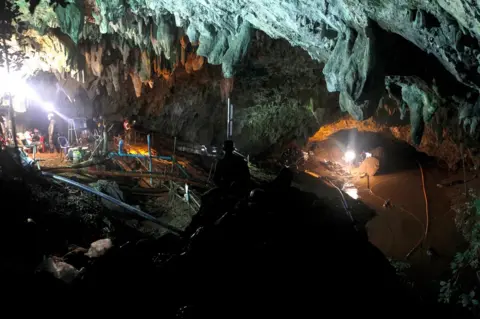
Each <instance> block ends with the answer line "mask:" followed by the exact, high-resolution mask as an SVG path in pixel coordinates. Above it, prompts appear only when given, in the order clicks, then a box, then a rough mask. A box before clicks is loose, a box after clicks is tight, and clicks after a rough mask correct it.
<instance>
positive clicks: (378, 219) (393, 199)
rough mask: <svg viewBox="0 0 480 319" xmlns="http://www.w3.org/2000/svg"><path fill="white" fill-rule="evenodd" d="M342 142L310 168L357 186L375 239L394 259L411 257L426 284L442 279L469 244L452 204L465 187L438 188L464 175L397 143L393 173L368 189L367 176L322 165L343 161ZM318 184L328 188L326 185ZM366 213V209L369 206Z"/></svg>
mask: <svg viewBox="0 0 480 319" xmlns="http://www.w3.org/2000/svg"><path fill="white" fill-rule="evenodd" d="M357 139H358V137H357ZM339 141H342V139H341V138H340V139H338V138H337V139H331V140H329V141H326V142H323V143H321V144H320V145H316V150H315V152H314V153H315V154H314V156H313V157H311V158H310V160H309V163H308V164H307V167H308V169H309V170H310V171H312V172H313V173H314V174H317V175H318V176H331V178H334V179H335V178H336V179H337V180H338V182H339V183H340V186H341V184H342V183H344V182H347V181H349V182H351V183H353V185H354V188H356V195H358V200H357V202H359V206H360V207H363V206H366V207H368V208H370V209H372V210H373V211H374V212H375V216H374V217H373V218H371V219H370V220H369V221H368V222H367V225H366V226H367V229H368V235H369V239H370V241H371V242H372V243H373V244H374V245H375V246H377V247H378V248H379V249H380V250H381V251H382V252H383V253H384V254H385V255H386V256H388V257H391V258H393V259H396V260H406V259H408V261H409V262H410V263H411V264H412V269H415V276H418V278H420V279H421V280H422V281H424V282H428V281H430V280H431V279H433V278H438V276H440V275H442V273H444V272H445V271H446V270H447V269H448V267H449V263H450V261H451V257H452V256H453V255H454V253H455V252H456V251H458V250H459V248H460V247H461V245H463V240H462V237H461V235H460V234H459V233H458V232H457V229H456V227H455V223H454V217H455V214H454V212H453V210H452V209H451V206H452V204H453V203H454V202H458V201H462V200H464V185H463V184H457V185H453V186H444V187H439V186H438V185H439V184H446V183H447V182H448V181H457V180H463V174H462V173H461V172H460V173H458V172H457V173H452V172H449V171H447V170H445V169H441V168H438V167H437V166H436V164H435V161H432V160H431V159H429V158H427V157H425V156H424V155H422V154H419V153H418V154H415V153H410V151H409V150H405V149H403V148H402V147H403V146H402V147H400V148H398V147H399V145H393V144H392V145H388V146H387V152H389V153H390V156H389V157H388V161H389V165H388V169H387V170H386V171H383V172H381V171H380V172H379V173H378V174H377V175H376V176H373V177H371V178H370V182H369V184H370V189H368V182H367V178H366V177H365V178H360V177H355V178H352V177H347V178H339V177H338V176H336V174H335V173H332V171H330V170H328V169H327V168H326V166H325V165H323V164H322V162H325V160H327V161H334V162H342V159H341V157H342V155H343V151H342V147H343V148H345V144H342V143H341V142H340V143H339ZM357 143H358V141H357ZM367 144H368V143H367ZM418 163H420V164H421V165H422V169H423V173H424V178H425V192H426V196H427V200H428V216H429V220H428V224H429V226H428V233H427V237H426V239H425V240H424V239H423V237H424V234H425V229H426V224H427V217H426V205H425V195H424V192H423V187H422V175H421V170H420V167H419V166H418ZM473 176H474V172H468V173H467V180H468V179H470V178H473ZM305 178H306V177H300V178H299V182H300V183H304V179H305ZM309 178H312V177H309ZM317 183H318V184H323V183H322V182H320V181H318V182H317ZM477 184H479V185H478V186H480V182H479V181H478V180H474V181H472V182H471V183H470V184H469V187H476V185H477ZM311 189H312V190H313V191H314V192H315V193H316V194H317V195H319V196H322V195H323V194H322V191H319V190H320V189H321V188H318V187H317V186H313V187H312V188H311ZM386 201H388V202H389V204H390V205H387V207H385V206H384V204H385V203H386ZM362 209H363V210H365V208H364V207H363V208H362ZM353 213H354V214H359V212H358V209H357V210H355V209H353ZM419 242H421V245H420V246H419V247H418V249H416V250H415V251H412V249H413V248H414V247H416V246H417V244H418V243H419ZM432 251H433V254H432ZM409 253H410V255H409ZM407 257H408V258H407Z"/></svg>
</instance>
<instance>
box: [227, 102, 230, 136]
mask: <svg viewBox="0 0 480 319" xmlns="http://www.w3.org/2000/svg"><path fill="white" fill-rule="evenodd" d="M229 131H230V98H228V99H227V140H228V139H229V137H230V136H229V135H230V134H229Z"/></svg>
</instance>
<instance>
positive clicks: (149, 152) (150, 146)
mask: <svg viewBox="0 0 480 319" xmlns="http://www.w3.org/2000/svg"><path fill="white" fill-rule="evenodd" d="M147 144H148V171H149V172H150V173H151V172H152V145H151V143H150V134H148V135H147ZM150 185H153V178H152V176H151V175H150Z"/></svg>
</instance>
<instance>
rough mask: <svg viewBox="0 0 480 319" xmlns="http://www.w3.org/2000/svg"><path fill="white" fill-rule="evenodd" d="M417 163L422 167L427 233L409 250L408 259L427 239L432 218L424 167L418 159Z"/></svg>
mask: <svg viewBox="0 0 480 319" xmlns="http://www.w3.org/2000/svg"><path fill="white" fill-rule="evenodd" d="M417 164H418V167H419V168H420V173H421V175H422V188H423V197H424V199H425V233H424V234H423V236H421V237H420V239H419V240H418V242H417V243H416V244H415V246H413V248H412V249H411V250H410V251H409V252H408V254H407V255H406V256H405V258H406V259H408V258H409V257H410V255H411V254H412V253H413V252H415V251H416V250H417V249H418V247H420V245H421V243H422V242H423V241H424V240H426V239H427V235H428V228H429V220H430V217H429V213H428V197H427V191H426V189H425V176H424V174H423V168H422V165H421V164H420V163H419V162H418V161H417Z"/></svg>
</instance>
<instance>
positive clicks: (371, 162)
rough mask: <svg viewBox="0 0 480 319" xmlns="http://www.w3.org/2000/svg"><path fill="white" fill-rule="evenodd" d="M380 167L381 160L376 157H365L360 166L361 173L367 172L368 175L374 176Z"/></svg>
mask: <svg viewBox="0 0 480 319" xmlns="http://www.w3.org/2000/svg"><path fill="white" fill-rule="evenodd" d="M379 169H380V161H379V160H378V159H377V158H375V157H369V158H367V159H365V160H364V161H363V162H362V164H360V167H359V168H358V170H359V172H360V173H361V174H363V173H365V174H367V175H368V176H374V175H375V174H376V173H377V172H378V170H379Z"/></svg>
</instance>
